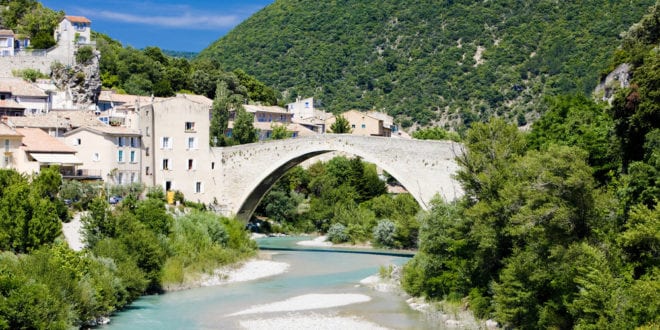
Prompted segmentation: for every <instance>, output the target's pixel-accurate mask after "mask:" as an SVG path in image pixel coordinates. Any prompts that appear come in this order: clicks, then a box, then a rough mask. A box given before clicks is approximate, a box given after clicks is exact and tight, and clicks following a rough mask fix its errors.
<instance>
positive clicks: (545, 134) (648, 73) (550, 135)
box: [403, 5, 660, 329]
mask: <svg viewBox="0 0 660 330" xmlns="http://www.w3.org/2000/svg"><path fill="white" fill-rule="evenodd" d="M657 9H658V6H657V5H656V7H654V8H653V10H652V11H651V12H650V13H649V14H648V15H647V16H646V17H644V19H643V20H642V22H641V23H640V24H637V25H635V26H633V28H632V29H631V31H630V32H629V33H628V34H627V35H626V37H625V38H624V43H623V47H622V48H621V49H620V50H618V51H617V54H616V55H615V59H614V64H613V67H615V66H616V65H617V64H619V63H620V62H619V61H620V59H621V58H624V59H626V60H627V61H628V60H629V61H630V62H629V63H630V64H632V65H633V71H632V73H633V75H632V81H631V85H630V87H629V88H624V89H622V90H620V91H619V92H618V93H617V94H616V95H615V98H614V101H613V102H612V105H611V106H609V105H607V104H597V103H594V102H593V101H592V100H590V99H587V98H585V97H582V96H558V97H552V98H548V100H547V102H546V105H547V106H548V109H547V111H546V113H545V115H544V116H543V117H542V118H541V119H540V120H539V121H537V122H536V123H534V125H533V126H532V128H533V129H532V131H531V133H529V134H525V133H521V132H520V131H519V130H518V129H517V128H516V127H515V126H514V125H508V124H506V123H505V122H504V121H502V120H501V119H493V120H491V121H490V122H489V123H487V124H481V123H478V124H474V125H473V126H472V128H471V129H470V130H469V131H468V132H467V136H466V138H465V139H464V141H463V142H464V144H465V148H466V150H465V153H463V154H462V155H461V156H459V157H458V159H457V161H458V162H459V165H460V166H461V169H460V171H459V172H458V175H457V178H458V180H459V181H460V183H461V184H462V186H463V188H464V190H465V196H464V197H463V198H462V199H461V200H459V201H457V202H455V203H453V204H446V203H443V202H441V201H436V203H435V204H434V206H433V207H432V209H431V211H430V212H429V213H428V214H427V215H425V216H423V217H422V219H421V229H420V235H419V236H420V247H419V253H418V254H417V255H416V256H415V258H414V259H413V260H412V261H411V262H409V263H408V264H407V265H406V266H405V268H404V275H403V286H404V288H405V289H406V291H408V292H409V293H411V294H413V295H422V296H426V297H429V298H433V299H447V300H458V299H461V298H463V297H467V299H468V300H469V304H470V308H471V309H472V310H473V311H474V313H475V314H476V315H477V316H478V317H482V318H494V319H495V320H497V321H498V322H500V323H501V324H502V325H503V326H504V327H505V328H521V329H536V328H555V329H569V328H577V329H632V328H637V327H642V328H649V329H651V328H656V327H657V326H658V324H660V316H659V315H660V314H658V309H659V308H660V294H659V293H660V285H659V283H660V260H659V258H660V254H659V252H658V251H660V250H659V249H660V231H658V228H660V200H658V196H660V186H659V182H660V176H659V175H660V127H659V126H660V120H658V119H659V118H660V117H659V116H660V111H659V110H660V108H659V107H658V106H657V105H658V101H659V100H658V98H657V97H658V93H657V91H658V77H660V71H658V65H657V63H658V59H659V57H658V53H657V48H656V47H657V43H658V37H659V34H658V33H657V31H659V29H658V22H659V21H658V19H657V17H658V12H657ZM640 29H644V30H645V31H646V32H643V31H640ZM631 45H633V46H631Z"/></svg>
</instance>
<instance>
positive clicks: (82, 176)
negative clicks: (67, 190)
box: [60, 167, 102, 181]
mask: <svg viewBox="0 0 660 330" xmlns="http://www.w3.org/2000/svg"><path fill="white" fill-rule="evenodd" d="M60 174H62V179H65V180H81V181H98V180H102V177H101V170H87V169H73V168H68V167H62V168H60Z"/></svg>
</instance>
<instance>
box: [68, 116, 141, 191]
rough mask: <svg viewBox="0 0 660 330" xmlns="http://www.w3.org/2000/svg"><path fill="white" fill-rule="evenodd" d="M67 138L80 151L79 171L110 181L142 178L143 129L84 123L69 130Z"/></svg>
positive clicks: (79, 172)
mask: <svg viewBox="0 0 660 330" xmlns="http://www.w3.org/2000/svg"><path fill="white" fill-rule="evenodd" d="M63 137H64V141H65V143H66V145H67V146H69V147H71V148H73V149H74V150H76V151H77V155H78V158H79V159H80V160H81V162H82V164H81V165H80V166H78V174H79V175H80V176H85V177H87V178H88V179H100V180H103V181H105V182H107V183H111V184H119V185H121V184H130V183H136V182H141V180H142V178H141V174H140V168H141V157H142V151H141V147H140V133H139V131H138V130H136V129H130V128H126V127H113V126H83V127H79V128H76V129H74V130H72V131H69V132H66V133H65V134H64V135H63Z"/></svg>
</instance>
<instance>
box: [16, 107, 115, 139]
mask: <svg viewBox="0 0 660 330" xmlns="http://www.w3.org/2000/svg"><path fill="white" fill-rule="evenodd" d="M8 120H9V123H10V125H11V126H13V127H30V128H39V129H41V130H43V131H44V132H46V133H47V134H48V135H50V136H54V137H61V136H63V135H64V133H66V132H68V131H71V130H73V129H76V128H78V127H83V126H106V124H104V123H102V122H101V121H100V120H99V119H98V116H96V115H95V114H94V112H93V111H88V110H52V111H50V112H48V113H47V114H43V115H28V116H15V117H12V116H9V117H8Z"/></svg>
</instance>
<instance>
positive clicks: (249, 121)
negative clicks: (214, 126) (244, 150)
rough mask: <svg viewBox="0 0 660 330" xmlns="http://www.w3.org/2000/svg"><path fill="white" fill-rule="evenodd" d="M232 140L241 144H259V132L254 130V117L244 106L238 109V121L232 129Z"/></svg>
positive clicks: (235, 121) (236, 120)
mask: <svg viewBox="0 0 660 330" xmlns="http://www.w3.org/2000/svg"><path fill="white" fill-rule="evenodd" d="M232 138H233V139H234V140H236V141H237V142H238V143H239V144H245V143H253V142H257V139H258V137H257V130H256V129H255V128H254V115H252V114H251V113H249V112H247V111H245V109H244V108H243V107H242V106H239V107H238V108H237V109H236V119H235V120H234V128H233V129H232Z"/></svg>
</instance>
